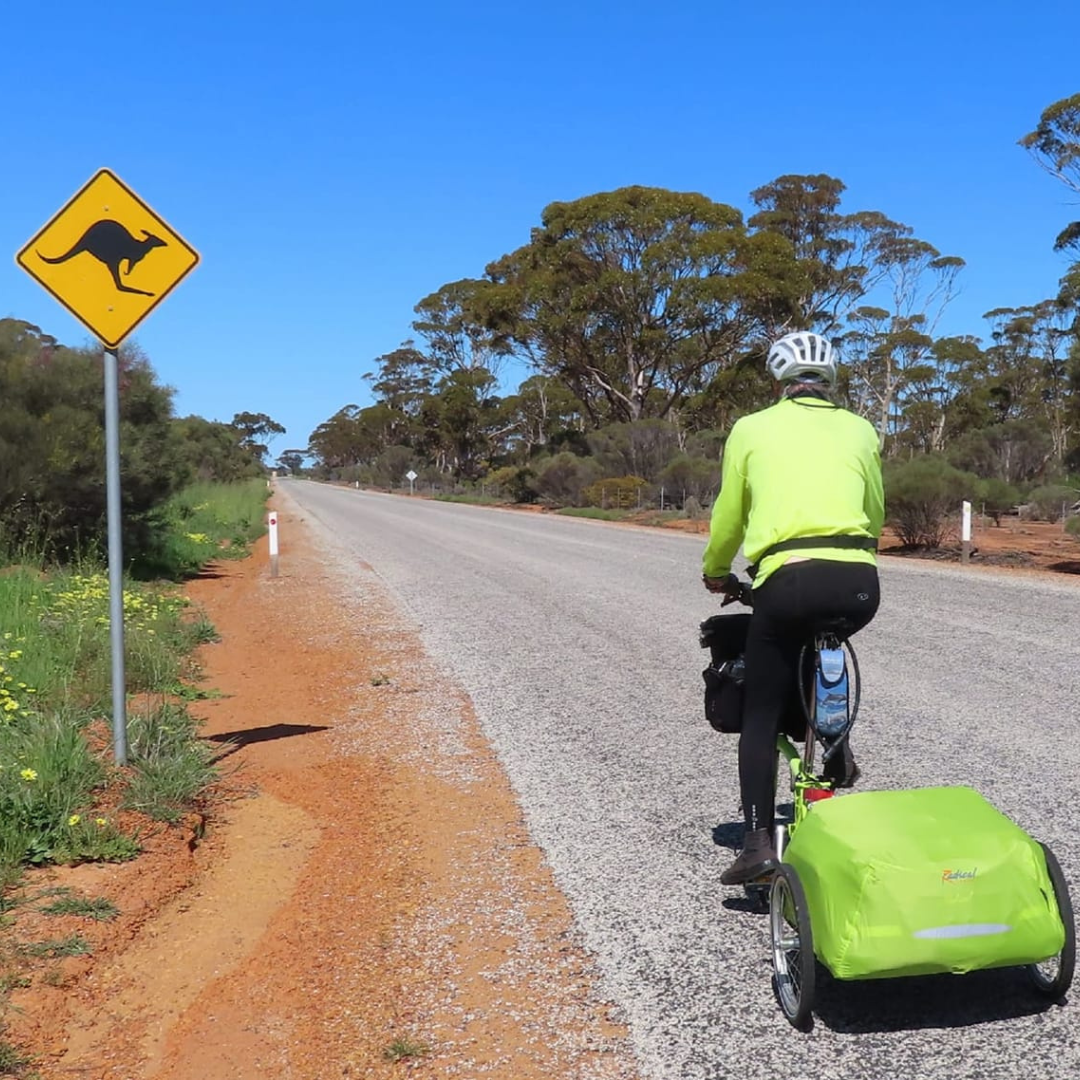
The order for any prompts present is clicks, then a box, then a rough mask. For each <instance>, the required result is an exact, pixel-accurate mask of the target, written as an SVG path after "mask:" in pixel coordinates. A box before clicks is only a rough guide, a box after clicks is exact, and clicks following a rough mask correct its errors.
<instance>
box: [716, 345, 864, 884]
mask: <svg viewBox="0 0 1080 1080" xmlns="http://www.w3.org/2000/svg"><path fill="white" fill-rule="evenodd" d="M767 366H768V370H769V372H770V374H771V375H772V376H773V378H774V379H776V380H777V382H778V384H779V386H778V392H779V395H780V400H779V401H778V402H777V403H776V404H775V405H772V406H770V407H769V408H766V409H762V410H760V411H759V412H756V413H753V414H751V415H749V416H745V417H743V418H742V419H740V420H738V421H737V422H736V423H735V425H734V426H733V427H732V429H731V433H730V435H729V436H728V439H727V443H726V444H725V446H724V455H723V466H722V485H721V488H720V494H719V495H718V497H717V499H716V503H715V504H714V506H713V511H712V520H711V524H710V528H709V542H708V545H707V547H706V548H705V552H704V556H703V558H702V569H703V578H704V582H705V587H706V588H707V589H708V590H709V591H710V592H714V593H717V592H719V593H725V594H726V595H727V599H726V600H725V601H724V604H725V605H726V604H728V603H730V602H732V600H733V599H734V595H733V594H732V591H731V590H732V586H733V583H734V582H735V580H736V579H735V578H734V576H733V575H732V574H731V572H730V571H731V563H732V560H733V559H734V558H735V555H736V553H737V552H738V550H739V545H740V544H742V545H743V550H744V553H745V555H746V558H747V559H749V560H750V561H751V562H752V563H753V564H756V572H755V575H754V593H753V595H754V606H753V614H752V616H751V619H750V629H749V632H748V637H747V643H746V654H745V665H746V673H745V679H746V681H745V698H744V701H745V705H744V711H743V723H742V733H741V735H740V737H739V788H740V792H741V796H742V808H743V815H744V817H745V820H746V835H745V839H744V841H743V848H742V851H741V852H740V854H739V856H738V858H737V859H736V860H735V862H734V863H733V864H732V865H731V866H729V867H728V868H727V869H726V870H725V871H724V873H723V874H722V875H721V878H720V880H721V882H722V883H723V884H725V885H740V884H744V883H746V882H748V881H753V880H755V879H756V878H759V877H762V876H764V875H766V874H768V873H770V872H771V871H772V870H775V869H776V866H777V864H778V859H777V855H776V850H775V847H774V840H773V822H774V817H775V812H776V806H775V777H776V737H777V733H778V731H779V727H780V722H781V717H782V714H783V710H784V708H785V703H786V701H787V695H788V694H789V690H790V687H791V686H792V684H793V682H794V680H795V679H796V677H797V674H798V673H797V671H796V668H797V667H798V657H799V651H800V649H801V647H802V645H803V644H804V643H805V641H806V639H807V637H808V636H810V635H811V634H812V633H814V632H815V629H816V624H818V623H819V622H820V621H821V620H823V619H836V618H843V619H845V620H847V624H848V627H849V630H850V632H851V633H854V632H855V631H856V630H860V629H862V628H863V627H864V626H866V625H867V623H869V622H870V620H871V619H873V617H874V615H875V614H876V612H877V608H878V602H879V599H880V593H879V589H878V574H877V560H876V558H875V555H874V552H875V550H876V548H877V539H878V537H879V536H880V534H881V527H882V524H883V522H884V515H885V503H884V494H883V489H882V482H881V459H880V456H879V452H878V435H877V432H876V431H875V430H874V428H873V426H872V425H871V424H870V423H869V422H868V421H867V420H865V419H863V418H862V417H860V416H856V415H855V414H854V413H852V412H849V411H848V410H846V409H844V408H842V407H841V406H840V405H838V404H836V403H835V402H834V401H833V399H832V389H833V387H834V386H835V384H836V360H835V357H834V355H833V348H832V345H831V343H830V342H829V341H828V340H827V339H826V338H824V337H822V336H820V335H818V334H813V333H809V332H799V333H793V334H787V335H786V336H784V337H782V338H780V339H779V340H778V341H776V342H774V343H773V345H772V346H771V348H770V349H769V355H768V361H767ZM858 772H859V770H858V767H857V765H856V764H855V759H854V757H853V755H852V754H851V750H850V747H849V746H847V745H846V744H845V746H844V748H843V752H842V754H841V753H839V752H838V753H837V754H835V755H834V756H833V757H832V758H831V759H830V761H829V762H828V765H827V766H826V775H827V776H828V778H829V779H830V780H833V782H834V783H836V784H837V786H841V787H845V786H846V787H850V786H851V785H852V784H853V783H854V782H855V780H856V778H857V777H858Z"/></svg>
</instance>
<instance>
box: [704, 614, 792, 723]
mask: <svg viewBox="0 0 1080 1080" xmlns="http://www.w3.org/2000/svg"><path fill="white" fill-rule="evenodd" d="M750 618H751V616H750V615H749V614H738V615H712V616H710V617H709V618H708V619H706V620H705V621H704V622H703V623H702V624H701V629H700V636H699V639H698V640H699V641H700V643H701V647H702V648H703V649H708V650H709V656H710V663H709V666H708V667H707V668H706V669H705V670H704V671H703V672H702V673H701V675H702V678H703V679H704V680H705V719H706V720H708V721H709V723H710V724H711V725H712V727H713V728H714V730H716V731H722V732H724V733H725V734H730V735H736V734H738V733H739V732H740V731H742V719H743V656H744V654H745V653H746V637H747V634H748V633H749V632H750ZM808 660H809V661H810V663H811V664H812V663H813V657H812V656H811V657H808ZM780 729H781V731H783V733H784V734H785V735H787V736H788V738H790V739H796V740H799V741H801V740H802V739H804V738H806V715H805V714H804V712H803V708H802V704H801V703H800V701H799V689H798V687H796V686H793V687H792V688H791V692H790V694H789V695H788V697H787V700H786V702H785V705H784V714H783V716H782V717H781V718H780Z"/></svg>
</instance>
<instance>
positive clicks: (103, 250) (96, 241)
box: [15, 169, 199, 349]
mask: <svg viewBox="0 0 1080 1080" xmlns="http://www.w3.org/2000/svg"><path fill="white" fill-rule="evenodd" d="M15 261H16V262H17V263H18V264H19V265H20V266H21V267H22V268H23V269H24V270H25V271H26V272H27V273H28V274H29V275H30V276H31V277H32V278H34V279H35V280H36V281H37V282H38V283H39V284H40V285H43V286H44V287H45V288H46V289H48V291H49V292H51V293H52V294H53V296H55V297H56V299H57V300H59V301H60V303H61V304H63V305H64V307H66V308H67V309H68V311H70V312H71V314H72V315H74V316H75V317H76V318H77V319H78V320H79V321H80V322H82V323H83V324H84V325H86V326H87V327H89V329H90V330H91V332H92V333H93V334H94V335H95V336H96V337H98V338H100V339H101V341H102V342H103V343H104V344H105V345H106V346H107V347H108V348H110V349H115V348H116V346H117V345H119V344H120V342H121V341H122V340H123V339H124V338H125V337H127V335H128V334H130V333H131V331H132V330H134V329H135V327H136V326H137V325H138V324H139V323H140V322H142V320H143V319H145V318H146V316H147V315H149V314H150V312H151V311H153V310H154V308H155V307H157V305H158V304H160V303H161V301H162V300H164V299H165V297H166V296H167V295H168V294H169V293H170V292H172V290H173V289H175V288H176V286H177V285H179V284H180V282H181V280H182V279H183V278H184V277H185V276H186V275H187V274H188V273H189V272H190V271H191V270H192V269H194V267H195V265H196V264H197V263H198V261H199V254H198V252H197V251H196V250H195V249H194V248H193V247H192V246H191V245H190V244H189V243H187V241H185V240H184V239H183V238H182V237H181V236H180V235H179V234H178V233H177V232H175V231H174V230H173V229H171V228H170V227H169V226H168V225H166V224H165V222H164V221H163V220H162V219H161V218H160V217H159V216H158V215H157V214H155V213H154V211H153V210H151V209H150V207H149V206H147V205H146V203H144V202H143V201H142V199H140V198H139V196H138V195H136V194H135V192H134V191H132V190H131V189H130V188H129V187H127V186H126V185H125V184H124V183H123V182H122V181H121V180H120V178H119V177H118V176H116V175H115V174H114V173H112V172H110V171H109V170H108V169H102V170H101V171H100V172H99V173H97V174H96V175H95V176H93V177H92V178H91V179H90V181H89V182H88V183H87V184H86V185H85V187H83V189H82V190H81V191H79V192H78V193H77V194H76V195H75V196H73V197H72V199H71V200H70V201H69V202H68V204H67V205H66V206H65V207H64V208H63V209H62V210H60V211H59V212H58V213H57V214H55V215H54V216H53V218H52V220H51V221H49V223H48V224H47V225H46V226H45V227H44V228H43V229H41V231H40V232H39V233H38V234H37V235H36V236H35V237H34V238H33V239H32V240H31V241H30V242H29V243H28V244H27V245H26V246H25V247H24V248H23V249H22V251H20V252H19V253H18V255H16V256H15Z"/></svg>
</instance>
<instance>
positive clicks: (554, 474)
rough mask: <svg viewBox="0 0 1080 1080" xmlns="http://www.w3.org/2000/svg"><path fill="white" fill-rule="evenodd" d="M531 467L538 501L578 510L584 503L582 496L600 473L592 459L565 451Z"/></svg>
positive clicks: (598, 467)
mask: <svg viewBox="0 0 1080 1080" xmlns="http://www.w3.org/2000/svg"><path fill="white" fill-rule="evenodd" d="M535 464H536V470H537V476H536V490H537V492H538V493H539V494H540V497H541V498H543V499H544V500H545V501H546V502H548V503H551V504H552V505H555V506H580V505H581V503H582V501H583V499H584V496H583V494H582V493H583V492H584V490H585V489H586V488H587V487H588V486H589V485H590V484H592V483H593V482H594V481H595V480H596V479H597V477H598V476H599V473H600V466H599V465H598V464H597V463H596V461H595V460H594V459H593V458H591V457H581V456H579V455H578V454H571V453H570V452H569V451H566V450H564V451H563V452H562V453H561V454H556V455H555V456H554V457H551V458H547V459H546V460H543V461H538V462H536V463H535Z"/></svg>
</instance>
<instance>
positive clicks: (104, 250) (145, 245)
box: [37, 218, 168, 296]
mask: <svg viewBox="0 0 1080 1080" xmlns="http://www.w3.org/2000/svg"><path fill="white" fill-rule="evenodd" d="M141 232H142V233H143V235H144V237H145V239H143V240H136V239H135V237H134V236H132V235H131V233H129V232H128V231H127V229H125V228H124V226H123V225H121V224H120V222H119V221H112V220H111V219H109V218H103V219H102V220H101V221H95V222H94V224H93V225H91V226H90V227H89V228H88V229H87V230H86V232H84V233H83V234H82V236H81V237H80V238H79V240H77V241H76V243H75V246H74V247H73V248H72V249H71V250H70V251H67V252H65V253H64V254H63V255H58V256H57V257H56V258H55V259H50V258H49V257H48V256H47V255H42V254H41V252H40V251H39V252H37V257H38V258H39V259H41V261H42V262H47V263H62V262H67V261H68V259H74V258H75V256H76V255H81V254H82V253H83V252H84V251H85V252H87V253H88V254H90V255H93V256H94V258H95V259H97V261H98V262H100V263H104V264H105V266H107V267H108V268H109V273H110V274H112V279H113V281H114V282H115V284H116V287H117V289H118V290H119V291H120V292H126V293H138V294H139V296H153V295H154V294H153V293H152V292H146V291H145V290H144V289H133V288H132V287H131V286H130V285H125V284H124V283H123V282H122V281H121V280H120V264H121V263H123V262H126V263H127V269H126V270H125V271H124V273H125V274H130V273H131V271H132V270H134V269H135V267H136V265H137V264H138V263H140V262H141V261H142V260H143V259H145V258H146V256H147V255H148V254H149V253H150V252H151V251H153V249H154V248H156V247H167V246H168V245H167V244H166V243H165V241H164V240H162V239H161V237H159V236H155V235H154V234H153V233H151V232H147V231H146V229H142V230H141Z"/></svg>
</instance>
